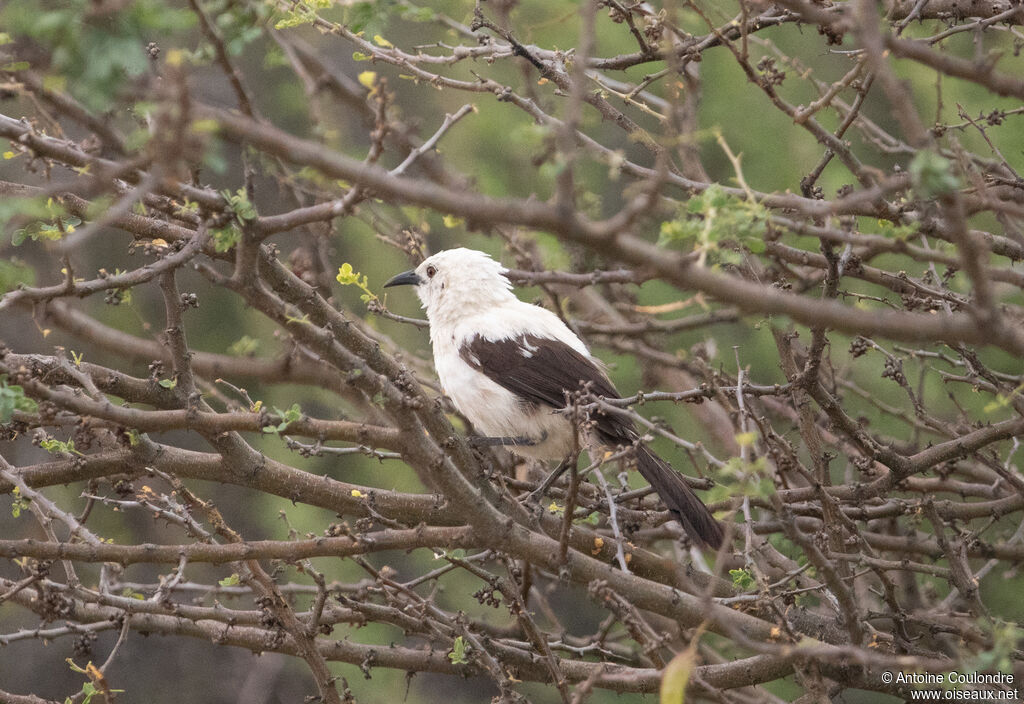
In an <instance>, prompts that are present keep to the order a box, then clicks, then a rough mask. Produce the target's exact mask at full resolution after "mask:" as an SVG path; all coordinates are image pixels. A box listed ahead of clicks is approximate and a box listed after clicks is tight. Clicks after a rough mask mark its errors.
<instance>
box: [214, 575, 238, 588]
mask: <svg viewBox="0 0 1024 704" xmlns="http://www.w3.org/2000/svg"><path fill="white" fill-rule="evenodd" d="M241 582H242V580H241V578H240V577H239V576H238V573H237V572H233V573H232V574H231V576H230V577H225V578H224V579H222V580H220V581H218V582H217V584H219V585H220V586H222V587H237V586H238V585H239V584H241Z"/></svg>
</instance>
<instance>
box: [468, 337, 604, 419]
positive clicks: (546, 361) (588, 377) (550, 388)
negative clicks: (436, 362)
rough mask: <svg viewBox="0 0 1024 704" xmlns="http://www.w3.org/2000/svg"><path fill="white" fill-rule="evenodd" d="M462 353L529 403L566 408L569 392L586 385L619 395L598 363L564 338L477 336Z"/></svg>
mask: <svg viewBox="0 0 1024 704" xmlns="http://www.w3.org/2000/svg"><path fill="white" fill-rule="evenodd" d="M459 355H460V356H461V357H462V359H463V361H465V362H466V364H468V365H470V366H471V367H473V368H474V369H476V370H478V371H481V372H483V373H484V375H485V376H486V377H487V378H488V379H490V380H491V381H493V382H494V383H496V384H498V385H499V386H503V387H505V388H506V389H508V390H509V391H511V392H512V393H514V394H515V395H516V396H519V397H520V398H522V399H523V400H524V401H527V402H530V403H536V404H542V405H545V406H550V407H552V408H565V395H566V393H574V392H577V391H579V390H580V389H581V388H582V387H583V386H584V385H587V386H588V387H589V389H590V391H591V392H592V393H594V394H596V395H598V396H605V397H607V398H619V393H618V392H617V391H616V390H615V387H614V386H612V382H610V381H609V380H608V377H606V376H605V375H604V372H602V371H601V370H600V369H599V368H598V367H597V365H596V364H594V363H593V362H592V361H591V360H589V359H587V357H585V356H584V355H582V354H580V353H579V352H577V351H576V350H574V349H573V348H572V347H569V345H567V344H565V343H564V342H559V341H558V340H553V339H551V338H548V337H537V336H536V335H519V336H517V337H509V338H505V339H503V340H485V339H484V338H482V337H474V338H473V339H471V340H470V341H469V342H467V343H466V344H464V345H463V346H462V349H460V350H459Z"/></svg>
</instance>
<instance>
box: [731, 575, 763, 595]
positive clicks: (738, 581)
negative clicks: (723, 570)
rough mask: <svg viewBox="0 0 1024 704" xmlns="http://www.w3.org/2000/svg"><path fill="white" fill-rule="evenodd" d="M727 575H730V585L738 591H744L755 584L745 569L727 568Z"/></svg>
mask: <svg viewBox="0 0 1024 704" xmlns="http://www.w3.org/2000/svg"><path fill="white" fill-rule="evenodd" d="M729 576H731V577H732V585H733V586H734V587H736V588H737V589H739V590H740V591H746V590H748V589H750V588H751V587H753V586H754V585H755V584H757V582H755V581H754V577H753V576H752V575H751V574H750V572H748V571H747V570H729Z"/></svg>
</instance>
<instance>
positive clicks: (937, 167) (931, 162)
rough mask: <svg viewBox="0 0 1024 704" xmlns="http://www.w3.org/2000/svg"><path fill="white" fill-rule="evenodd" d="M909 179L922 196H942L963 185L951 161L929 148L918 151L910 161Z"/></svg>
mask: <svg viewBox="0 0 1024 704" xmlns="http://www.w3.org/2000/svg"><path fill="white" fill-rule="evenodd" d="M910 181H911V183H913V184H914V190H916V191H917V192H918V194H919V195H920V196H922V197H923V198H937V197H939V196H944V195H947V194H949V193H952V192H953V191H956V190H957V189H959V188H960V187H961V186H962V185H963V184H962V183H961V181H960V177H959V176H958V175H957V174H956V173H955V172H954V171H953V162H951V161H950V160H949V159H947V158H946V157H944V156H942V155H941V154H938V153H936V152H933V151H931V150H929V149H923V150H921V151H919V152H918V153H917V155H916V156H915V157H914V158H913V160H912V161H911V162H910Z"/></svg>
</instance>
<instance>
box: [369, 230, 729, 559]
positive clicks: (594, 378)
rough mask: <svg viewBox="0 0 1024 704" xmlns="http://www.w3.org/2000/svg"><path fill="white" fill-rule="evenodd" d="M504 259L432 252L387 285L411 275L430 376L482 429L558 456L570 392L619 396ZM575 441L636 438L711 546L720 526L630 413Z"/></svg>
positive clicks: (693, 529)
mask: <svg viewBox="0 0 1024 704" xmlns="http://www.w3.org/2000/svg"><path fill="white" fill-rule="evenodd" d="M505 271H506V270H505V269H504V267H502V266H501V264H499V263H498V262H496V261H494V260H493V259H491V257H489V256H488V255H487V254H485V253H483V252H479V251H476V250H471V249H465V248H459V249H451V250H446V251H443V252H438V253H437V254H435V255H433V256H432V257H429V258H428V259H426V260H425V261H424V262H423V263H422V264H420V265H419V266H418V267H416V269H415V270H413V271H408V272H405V273H404V274H399V275H398V276H396V277H394V278H393V279H391V280H390V281H389V282H388V283H387V284H385V286H397V285H402V284H409V285H414V286H415V287H416V293H417V295H418V296H419V298H420V301H421V302H422V303H423V307H424V308H425V309H426V311H427V318H428V319H429V320H430V342H431V345H432V347H433V350H434V366H435V368H436V369H437V375H438V379H439V380H440V382H441V387H442V388H443V389H444V392H445V394H447V395H448V396H449V397H450V398H451V399H452V402H453V403H454V404H455V406H456V408H458V409H459V411H460V412H461V413H462V414H463V415H465V416H466V418H468V419H469V420H470V422H471V423H472V424H473V426H474V427H475V428H476V430H477V431H478V432H480V433H483V434H484V435H486V436H490V437H498V438H516V439H518V440H520V441H525V442H517V443H516V444H515V447H514V450H515V451H516V452H518V453H520V454H524V455H529V456H532V457H536V458H539V459H562V458H564V457H565V456H566V455H568V453H569V452H570V451H571V450H572V448H573V446H574V442H573V441H574V437H573V434H574V432H575V430H574V428H573V424H572V421H571V420H570V419H569V418H568V417H567V416H566V415H565V414H564V413H563V412H561V411H562V409H564V408H565V407H566V405H567V397H568V395H570V394H573V393H577V392H580V391H581V390H587V391H590V392H591V393H594V394H596V395H600V396H605V397H607V398H618V393H617V392H616V390H615V387H614V386H613V385H612V383H611V382H610V381H609V380H608V377H607V376H606V375H605V373H604V371H603V367H602V365H601V363H600V361H599V360H597V359H595V358H594V357H592V356H591V355H590V351H589V350H588V349H587V347H586V345H584V344H583V341H582V340H580V339H579V337H577V336H576V334H575V333H573V332H572V330H570V329H569V328H568V327H567V326H566V325H565V323H563V322H562V321H561V320H560V319H559V318H558V316H556V315H555V314H554V313H552V312H551V311H549V310H547V309H545V308H541V307H540V306H535V305H531V304H529V303H524V302H522V301H520V300H519V299H518V298H516V296H515V294H513V293H512V286H511V284H510V283H509V281H508V279H507V278H506V277H505ZM594 421H595V422H594V424H593V428H592V429H591V430H590V431H589V432H587V433H586V434H585V436H584V437H582V438H580V440H581V441H582V447H585V448H588V449H590V448H594V447H595V446H598V447H604V448H608V447H616V446H630V445H635V446H636V462H637V469H639V470H640V472H641V474H643V476H644V477H645V478H646V479H647V481H649V482H650V483H651V485H652V486H653V487H654V489H655V490H656V491H657V492H658V494H659V495H660V496H661V497H662V499H663V500H664V501H665V502H666V503H667V504H668V507H669V509H670V510H671V511H672V512H673V514H674V515H675V516H676V517H677V519H679V521H680V523H681V524H682V526H683V527H684V528H685V529H686V531H687V533H689V534H690V535H691V537H693V538H694V539H695V540H697V541H698V542H702V543H705V544H707V545H711V546H713V547H717V546H718V545H720V544H721V542H722V531H721V527H720V526H719V525H718V523H717V522H716V521H715V520H714V518H713V517H712V516H711V514H710V512H709V511H708V510H707V508H706V507H705V506H704V505H703V504H702V503H701V501H700V499H698V498H697V497H696V495H694V493H693V492H692V490H691V489H690V488H689V487H688V486H687V485H686V484H685V482H684V481H683V479H682V477H681V476H680V475H679V474H678V473H677V472H675V471H674V470H673V469H672V468H671V467H669V466H668V464H666V463H665V462H664V460H662V459H661V458H659V457H658V456H657V455H655V454H654V453H652V452H651V451H650V450H648V449H647V448H646V447H645V446H644V445H643V444H642V443H641V442H640V438H639V435H638V434H637V432H636V430H635V429H634V427H633V425H632V423H631V422H630V421H628V420H625V419H624V418H622V417H621V416H619V415H599V416H596V417H595V418H594Z"/></svg>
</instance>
